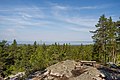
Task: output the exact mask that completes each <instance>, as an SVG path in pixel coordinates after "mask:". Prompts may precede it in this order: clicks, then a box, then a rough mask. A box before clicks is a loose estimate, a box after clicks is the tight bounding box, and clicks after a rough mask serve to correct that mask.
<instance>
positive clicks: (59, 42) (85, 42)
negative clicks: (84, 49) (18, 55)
mask: <svg viewBox="0 0 120 80" xmlns="http://www.w3.org/2000/svg"><path fill="white" fill-rule="evenodd" d="M12 42H13V41H7V43H8V44H12ZM34 42H35V41H17V44H34ZM36 42H37V44H39V45H42V44H44V43H45V44H46V45H52V44H55V43H57V44H60V45H62V44H70V45H81V44H83V45H87V44H93V41H36Z"/></svg>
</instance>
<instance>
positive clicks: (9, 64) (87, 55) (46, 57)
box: [0, 40, 92, 76]
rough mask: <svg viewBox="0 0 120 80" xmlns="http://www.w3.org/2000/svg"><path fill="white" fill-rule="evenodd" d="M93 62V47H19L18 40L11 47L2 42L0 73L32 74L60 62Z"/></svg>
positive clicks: (0, 44)
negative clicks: (23, 72)
mask: <svg viewBox="0 0 120 80" xmlns="http://www.w3.org/2000/svg"><path fill="white" fill-rule="evenodd" d="M67 59H72V60H92V45H79V46H73V45H69V44H63V45H59V44H57V43H55V44H53V45H45V44H43V45H38V44H37V43H36V41H35V42H34V44H33V45H30V44H28V45H26V44H25V45H17V42H16V40H14V41H13V43H12V44H11V45H9V44H7V41H2V42H0V73H1V75H2V76H8V75H10V74H14V73H17V72H20V71H26V72H28V73H29V72H32V71H36V70H40V69H44V68H46V67H48V66H50V65H52V64H55V63H57V62H59V61H63V60H67Z"/></svg>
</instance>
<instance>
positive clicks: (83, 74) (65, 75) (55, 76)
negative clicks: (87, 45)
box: [32, 60, 105, 80]
mask: <svg viewBox="0 0 120 80" xmlns="http://www.w3.org/2000/svg"><path fill="white" fill-rule="evenodd" d="M104 78H105V75H104V74H102V73H101V72H100V71H99V70H97V68H95V67H93V66H86V65H84V66H81V65H80V62H76V61H73V60H66V61H62V62H59V63H57V64H54V65H52V66H50V67H48V68H46V72H44V73H43V74H41V75H39V76H37V75H36V76H35V77H34V78H32V80H104Z"/></svg>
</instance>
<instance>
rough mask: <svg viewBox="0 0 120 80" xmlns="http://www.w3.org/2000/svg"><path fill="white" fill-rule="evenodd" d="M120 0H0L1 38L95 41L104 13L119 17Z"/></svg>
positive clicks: (114, 18)
mask: <svg viewBox="0 0 120 80" xmlns="http://www.w3.org/2000/svg"><path fill="white" fill-rule="evenodd" d="M119 7H120V0H0V40H7V41H12V40H13V39H16V40H18V41H41V40H43V41H92V38H91V36H92V35H93V34H91V33H90V32H89V31H94V30H95V29H96V28H95V25H96V24H97V22H98V19H99V17H100V16H101V15H103V14H105V15H106V17H109V16H112V18H113V20H114V21H116V20H119V17H120V8H119Z"/></svg>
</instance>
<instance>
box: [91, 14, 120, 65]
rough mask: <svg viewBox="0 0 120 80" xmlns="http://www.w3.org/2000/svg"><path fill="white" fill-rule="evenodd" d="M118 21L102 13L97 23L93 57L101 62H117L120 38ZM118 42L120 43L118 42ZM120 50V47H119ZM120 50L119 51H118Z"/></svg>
mask: <svg viewBox="0 0 120 80" xmlns="http://www.w3.org/2000/svg"><path fill="white" fill-rule="evenodd" d="M118 23H119V22H118V21H117V22H113V21H112V18H111V17H109V18H106V17H105V15H102V16H101V17H100V18H99V21H98V23H97V25H96V28H97V30H96V31H92V33H94V35H93V36H92V38H93V40H94V42H95V43H94V46H93V54H92V55H93V56H92V57H93V59H94V60H96V61H99V62H104V64H106V62H114V63H116V62H117V56H118V53H117V48H118V44H119V43H118V42H119V41H117V40H119V34H120V32H119V30H118V29H119V28H117V26H119V25H118ZM116 43H118V44H116ZM119 50H120V49H119ZM118 52H119V51H118Z"/></svg>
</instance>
